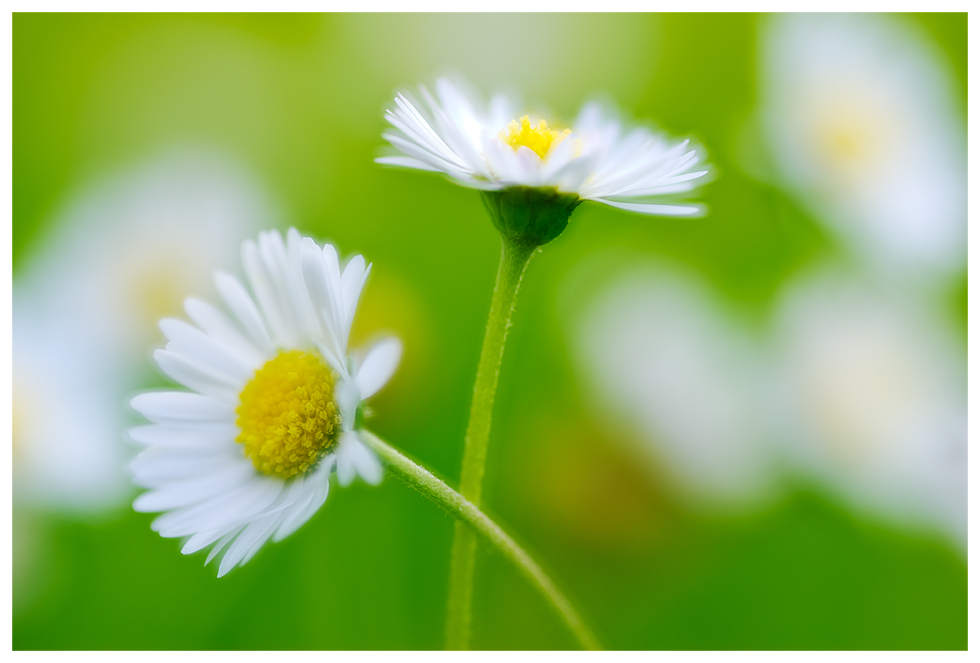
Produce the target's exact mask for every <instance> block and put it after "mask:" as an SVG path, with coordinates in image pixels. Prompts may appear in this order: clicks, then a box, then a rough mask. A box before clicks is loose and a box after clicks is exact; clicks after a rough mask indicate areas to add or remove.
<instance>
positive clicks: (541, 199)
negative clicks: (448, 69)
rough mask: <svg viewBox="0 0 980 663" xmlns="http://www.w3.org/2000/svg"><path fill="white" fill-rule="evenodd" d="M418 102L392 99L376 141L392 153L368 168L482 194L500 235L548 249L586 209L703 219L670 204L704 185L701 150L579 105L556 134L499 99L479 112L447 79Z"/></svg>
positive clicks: (422, 92) (694, 208)
mask: <svg viewBox="0 0 980 663" xmlns="http://www.w3.org/2000/svg"><path fill="white" fill-rule="evenodd" d="M419 96H420V98H421V101H416V100H413V99H411V98H410V97H409V96H408V95H407V94H403V93H399V94H398V95H397V96H396V97H395V99H394V108H392V109H389V110H388V111H387V112H386V114H385V118H386V119H387V121H388V123H389V124H390V125H391V130H389V131H388V132H386V133H385V134H384V135H383V136H384V138H385V139H386V140H387V141H388V142H389V143H390V144H391V146H392V147H393V148H395V150H397V152H398V153H397V154H392V155H387V156H383V157H379V158H378V159H376V161H377V162H378V163H382V164H387V165H392V166H401V167H406V168H414V169H418V170H426V171H435V172H441V173H444V174H445V175H447V176H448V177H449V178H451V179H452V180H454V181H455V182H458V183H459V184H462V185H464V186H467V187H471V188H474V189H479V190H481V191H483V192H484V199H485V201H486V202H487V207H488V209H489V210H490V213H491V216H492V217H493V218H494V222H495V223H496V224H497V226H498V228H499V229H500V230H501V231H502V232H504V233H505V235H506V234H507V232H508V231H510V232H511V233H515V232H516V233H518V234H521V233H523V234H525V235H527V234H530V235H531V236H532V237H533V238H534V239H535V240H537V242H538V243H539V244H543V243H545V242H547V241H550V240H551V239H554V237H556V236H557V235H558V234H559V233H560V232H561V231H562V230H564V227H565V225H566V224H567V219H568V216H569V215H570V214H571V212H572V211H573V210H574V209H575V207H576V206H577V205H578V204H579V203H581V202H582V201H585V200H594V201H596V202H600V203H604V204H606V205H610V206H612V207H616V208H619V209H624V210H628V211H631V212H639V213H641V214H649V215H656V216H692V215H697V214H699V213H701V212H702V211H703V208H702V207H701V206H700V205H697V204H692V203H684V202H677V201H676V198H677V197H678V196H682V195H683V194H686V193H689V192H691V191H693V190H694V189H695V188H696V187H697V186H699V185H700V184H701V183H702V182H704V180H705V176H706V175H707V174H708V172H709V171H708V170H707V169H706V168H704V167H703V161H704V153H703V150H701V149H699V148H696V147H693V146H692V145H691V144H690V141H688V140H683V141H673V140H671V139H669V138H667V137H665V136H663V135H660V134H658V133H656V132H654V131H651V130H650V129H648V128H646V127H642V126H637V127H632V128H629V127H625V126H624V125H623V123H622V122H621V121H620V120H619V119H618V118H616V117H615V116H614V115H613V114H612V113H610V112H609V111H608V110H607V109H604V108H603V106H602V105H600V104H598V103H588V104H586V105H585V106H583V108H582V110H581V111H580V113H579V114H578V117H577V118H576V119H575V121H574V122H573V123H572V124H571V126H570V127H567V128H559V127H556V126H552V125H551V124H549V122H548V120H547V119H545V118H542V117H540V116H538V115H535V114H531V113H522V112H519V111H518V110H517V107H516V104H515V103H514V102H513V101H512V100H511V99H510V98H508V97H507V96H505V95H497V96H495V97H494V98H493V99H492V100H491V101H490V103H489V104H488V105H486V106H481V105H480V104H479V103H478V102H477V101H476V100H475V99H474V95H468V94H466V93H464V92H463V91H462V89H461V86H458V85H456V84H454V83H453V82H451V81H450V80H449V79H446V78H440V79H439V80H437V81H436V85H435V95H433V94H431V93H430V92H429V91H428V90H427V89H426V88H425V87H424V86H420V88H419ZM514 208H518V209H521V210H523V212H518V213H517V214H516V216H517V217H519V218H518V219H516V220H515V219H512V218H510V217H513V216H515V214H514V213H513V211H512V210H513V209H514ZM528 211H529V212H530V213H529V214H528V213H527V212H528ZM528 216H530V220H528V219H527V217H528ZM538 217H542V218H540V219H539V218H538ZM515 225H516V226H517V228H515V227H514V226H515ZM536 225H539V226H540V227H535V226H536ZM501 226H504V227H501Z"/></svg>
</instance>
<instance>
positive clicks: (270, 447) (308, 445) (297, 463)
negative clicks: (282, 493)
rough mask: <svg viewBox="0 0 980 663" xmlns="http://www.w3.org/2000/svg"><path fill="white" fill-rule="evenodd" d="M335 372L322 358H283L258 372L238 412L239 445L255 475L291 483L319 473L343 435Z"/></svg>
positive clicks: (291, 353)
mask: <svg viewBox="0 0 980 663" xmlns="http://www.w3.org/2000/svg"><path fill="white" fill-rule="evenodd" d="M335 382H336V378H335V376H334V374H333V372H332V371H331V370H330V369H329V368H328V367H327V365H326V364H324V363H323V360H322V359H320V357H318V356H317V355H314V354H311V353H309V352H303V351H302V350H290V351H288V352H280V353H279V355H278V356H277V357H275V358H274V359H270V360H269V361H267V362H266V363H265V365H264V366H262V368H260V369H259V370H257V371H256V372H255V377H253V378H252V379H251V381H250V382H249V383H248V384H246V385H245V388H244V389H243V390H242V393H241V397H240V398H241V405H240V406H239V407H238V410H236V412H237V414H238V421H237V423H238V427H239V428H240V429H241V431H242V432H241V433H240V434H239V436H238V438H237V441H238V442H241V443H242V444H244V445H245V455H246V456H248V457H249V458H250V459H251V461H252V463H253V464H254V465H255V469H257V470H258V471H259V472H262V473H263V474H269V475H272V476H277V477H282V478H283V479H289V478H291V477H294V476H296V475H297V474H301V473H304V472H306V471H308V470H310V469H311V468H313V467H316V464H317V462H318V461H319V460H320V458H321V457H322V456H323V455H324V454H325V453H326V451H327V449H329V448H330V445H332V444H333V442H334V440H336V439H337V434H338V433H339V432H340V415H339V414H338V412H337V404H336V403H335V402H334V384H335Z"/></svg>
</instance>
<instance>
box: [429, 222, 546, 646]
mask: <svg viewBox="0 0 980 663" xmlns="http://www.w3.org/2000/svg"><path fill="white" fill-rule="evenodd" d="M534 250H535V247H533V246H530V247H529V246H525V245H521V244H519V243H516V242H510V241H507V240H506V239H505V240H504V241H503V250H502V251H501V255H500V268H499V269H498V271H497V284H496V287H495V288H494V291H493V300H492V301H491V302H490V314H489V315H488V316H487V331H486V335H485V336H484V337H483V349H482V350H481V351H480V364H479V366H478V367H477V371H476V384H475V385H474V386H473V402H472V404H471V405H470V422H469V425H468V426H467V428H466V446H465V447H464V449H463V465H462V472H461V474H460V479H459V491H460V492H461V493H462V494H463V496H464V497H465V498H466V499H468V500H469V501H470V502H472V503H473V504H475V505H477V506H479V505H480V497H481V494H482V492H483V474H484V469H485V466H486V461H487V442H488V441H489V439H490V419H491V416H492V415H493V399H494V396H495V395H496V393H497V378H498V377H499V375H500V362H501V360H502V359H503V356H504V343H505V342H506V340H507V331H508V329H509V328H510V324H511V322H510V319H511V315H512V314H513V312H514V303H515V302H516V300H517V289H518V288H519V287H520V284H521V277H522V276H523V275H524V269H525V268H526V267H527V263H528V262H529V261H530V260H531V256H532V255H533V254H534ZM475 564H476V536H475V534H474V533H473V531H472V530H471V529H470V528H469V527H467V526H466V524H464V523H463V522H457V523H456V532H455V534H454V536H453V548H452V555H451V556H450V561H449V598H448V601H447V611H446V649H468V648H469V641H470V622H471V617H472V609H473V573H474V567H475Z"/></svg>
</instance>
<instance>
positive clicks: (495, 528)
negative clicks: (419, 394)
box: [360, 430, 601, 649]
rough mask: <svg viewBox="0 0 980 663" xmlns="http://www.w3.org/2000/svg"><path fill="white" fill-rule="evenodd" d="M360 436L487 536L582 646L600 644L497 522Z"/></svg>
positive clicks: (370, 437)
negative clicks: (558, 616)
mask: <svg viewBox="0 0 980 663" xmlns="http://www.w3.org/2000/svg"><path fill="white" fill-rule="evenodd" d="M360 436H361V439H362V440H363V442H364V443H365V444H366V445H367V446H368V447H370V448H371V450H373V451H374V453H376V454H377V455H378V457H379V458H381V460H382V461H383V462H384V464H385V465H386V466H387V467H388V469H389V470H390V471H391V472H392V473H393V474H395V475H397V476H398V478H400V479H401V480H403V481H404V482H405V483H407V484H408V485H409V486H411V487H412V488H414V489H416V490H417V491H419V492H420V493H422V494H423V495H425V496H426V497H428V498H429V499H431V500H432V501H434V502H435V503H436V504H438V505H439V506H441V507H442V508H443V509H445V510H446V511H448V512H449V513H450V514H452V515H453V516H454V517H455V518H456V519H457V523H465V524H466V525H467V531H469V532H476V533H479V534H480V535H481V536H483V537H484V538H486V540H487V541H488V542H490V543H491V544H492V545H493V546H494V547H495V548H496V549H497V550H498V551H499V552H500V553H501V554H502V555H503V556H504V557H506V558H507V559H508V560H510V561H511V562H512V563H513V564H514V566H516V567H517V569H518V571H520V573H521V575H523V576H524V577H525V578H526V579H527V581H528V582H530V583H531V585H532V586H533V587H534V588H535V589H537V590H538V591H539V592H540V593H541V595H542V596H543V597H544V598H545V600H547V601H548V603H550V604H551V606H552V607H554V608H555V610H556V611H557V612H558V614H559V615H560V616H561V618H562V619H563V620H564V622H565V624H566V625H567V626H568V628H569V629H570V630H571V632H572V633H573V634H574V635H575V638H576V639H577V640H578V642H579V644H580V645H581V646H582V647H583V648H584V649H600V648H601V647H600V646H599V641H598V640H596V638H595V636H594V635H593V634H592V631H590V630H589V627H588V626H586V625H585V622H584V621H582V618H581V617H580V616H579V614H578V613H577V612H576V611H575V608H574V607H572V604H571V603H570V602H569V601H568V599H567V598H565V596H564V595H563V594H562V593H561V591H560V590H559V589H558V587H556V586H555V583H554V582H552V581H551V578H549V577H548V576H547V574H545V572H544V571H543V570H542V569H541V567H540V566H538V564H537V563H536V562H535V561H534V560H533V559H531V556H530V555H528V554H527V552H525V551H524V549H523V548H521V547H520V546H519V545H518V544H517V542H515V541H514V539H512V538H511V537H510V536H508V534H507V533H506V532H505V531H504V530H503V529H501V528H500V526H499V525H497V523H495V522H494V521H493V520H491V519H490V518H489V517H488V516H487V515H486V514H485V513H483V511H481V510H480V509H479V508H478V507H477V506H476V505H475V504H473V503H472V502H471V501H469V500H467V499H466V498H465V497H463V496H462V495H460V494H459V493H457V492H456V491H455V490H453V489H452V488H450V487H449V486H447V485H446V484H445V483H444V482H442V481H441V480H439V479H438V478H437V477H435V476H434V475H433V474H432V473H431V472H429V471H428V470H426V469H425V468H424V467H422V466H420V465H418V464H416V463H414V462H413V461H412V460H411V459H409V458H408V457H406V456H405V455H404V454H402V453H401V452H400V451H398V450H397V449H395V448H394V447H392V446H391V445H389V444H388V443H386V442H385V441H383V440H382V439H381V438H379V437H378V436H376V435H374V434H373V433H371V432H369V431H365V430H362V431H360ZM457 531H458V530H457Z"/></svg>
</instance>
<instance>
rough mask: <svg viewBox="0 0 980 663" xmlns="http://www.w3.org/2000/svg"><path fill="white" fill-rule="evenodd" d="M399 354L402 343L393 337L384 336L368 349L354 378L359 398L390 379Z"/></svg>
mask: <svg viewBox="0 0 980 663" xmlns="http://www.w3.org/2000/svg"><path fill="white" fill-rule="evenodd" d="M401 356H402V344H401V342H400V341H399V340H398V339H397V338H394V337H391V338H386V339H385V340H383V341H381V342H379V343H377V344H376V345H375V346H374V347H372V348H371V349H370V350H369V351H368V354H367V357H365V358H364V363H363V364H361V367H360V368H359V369H358V371H357V376H356V377H355V378H354V382H355V384H357V387H358V389H359V390H360V396H361V399H368V398H370V397H371V396H373V395H374V394H375V393H377V392H378V390H379V389H381V387H383V386H384V385H385V384H386V383H387V382H388V380H390V379H391V376H392V375H393V374H394V372H395V369H396V368H397V367H398V362H399V360H400V359H401Z"/></svg>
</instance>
